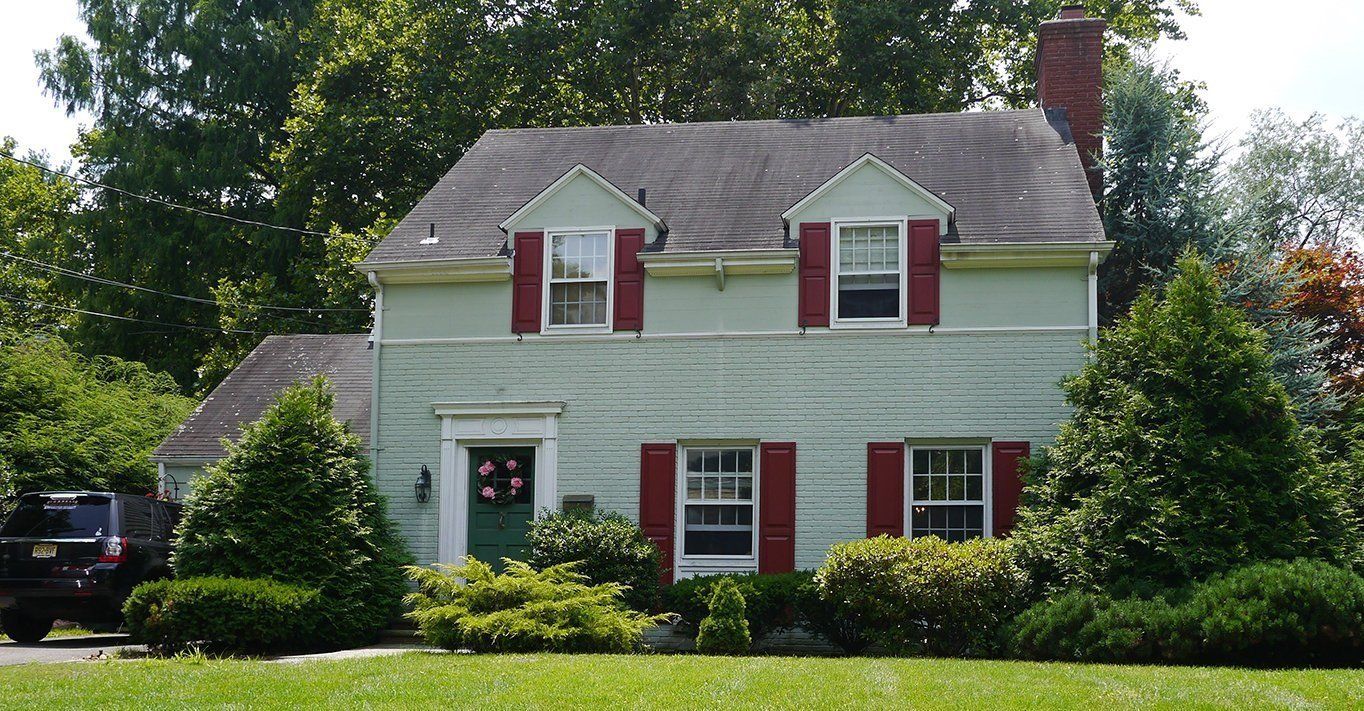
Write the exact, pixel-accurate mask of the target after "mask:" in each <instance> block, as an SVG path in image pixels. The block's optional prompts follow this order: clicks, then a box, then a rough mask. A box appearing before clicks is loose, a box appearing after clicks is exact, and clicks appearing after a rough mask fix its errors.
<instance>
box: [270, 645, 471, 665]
mask: <svg viewBox="0 0 1364 711" xmlns="http://www.w3.org/2000/svg"><path fill="white" fill-rule="evenodd" d="M408 652H430V653H432V654H448V652H447V651H446V650H444V649H435V648H433V647H428V646H426V645H423V644H406V643H405V644H376V645H373V646H370V647H358V648H356V649H341V650H338V651H335V652H321V653H318V654H294V655H291V656H288V657H277V658H275V659H271V660H269V661H271V662H273V663H275V664H298V663H300V662H313V661H321V660H327V659H364V658H366V657H390V656H393V655H395V654H406V653H408Z"/></svg>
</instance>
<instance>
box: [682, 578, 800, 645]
mask: <svg viewBox="0 0 1364 711" xmlns="http://www.w3.org/2000/svg"><path fill="white" fill-rule="evenodd" d="M812 577H813V573H811V572H809V571H796V572H793V573H767V574H764V573H719V574H715V575H699V576H696V577H693V578H686V579H683V580H679V581H677V582H675V583H673V584H672V585H669V586H668V587H667V588H664V590H663V607H664V608H665V609H667V610H668V611H669V612H675V613H677V614H678V615H680V616H681V618H682V622H683V623H685V624H687V625H689V626H691V627H693V628H696V627H699V625H700V624H701V621H702V620H704V619H706V617H707V616H708V615H710V613H711V610H710V600H711V596H712V595H713V593H714V591H715V586H716V584H718V583H719V582H720V581H722V580H732V581H733V582H734V583H735V584H736V585H737V586H738V588H739V592H740V593H741V594H742V595H743V598H744V618H745V620H746V621H747V622H748V631H749V634H750V635H751V636H752V638H753V641H755V642H756V641H758V640H761V639H763V638H764V637H766V636H767V635H769V634H772V633H773V632H777V631H780V630H783V629H789V628H790V627H791V626H792V625H794V624H795V622H796V603H797V601H798V599H799V591H800V588H801V586H802V585H805V584H808V583H809V582H810V580H811V579H812Z"/></svg>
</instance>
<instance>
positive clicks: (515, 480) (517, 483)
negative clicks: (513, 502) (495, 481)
mask: <svg viewBox="0 0 1364 711" xmlns="http://www.w3.org/2000/svg"><path fill="white" fill-rule="evenodd" d="M524 483H525V482H523V481H521V477H519V476H514V477H512V480H511V488H513V489H520V488H521V485H522V484H524Z"/></svg>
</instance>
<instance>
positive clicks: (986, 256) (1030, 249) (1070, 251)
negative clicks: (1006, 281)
mask: <svg viewBox="0 0 1364 711" xmlns="http://www.w3.org/2000/svg"><path fill="white" fill-rule="evenodd" d="M939 250H940V253H941V255H942V257H941V259H942V265H943V267H944V268H946V269H990V268H998V267H1088V266H1090V256H1091V255H1095V254H1097V255H1098V259H1099V261H1100V262H1102V261H1103V260H1105V259H1107V258H1108V255H1109V254H1110V253H1111V252H1112V251H1113V242H1111V241H1110V242H1010V243H1003V242H999V243H995V244H943V245H941V246H940V247H939ZM1096 266H1097V265H1096Z"/></svg>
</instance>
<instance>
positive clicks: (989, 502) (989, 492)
mask: <svg viewBox="0 0 1364 711" xmlns="http://www.w3.org/2000/svg"><path fill="white" fill-rule="evenodd" d="M992 447H993V444H963V443H961V442H915V443H913V444H911V445H909V446H908V447H906V448H905V472H904V478H905V519H904V526H905V527H904V531H905V538H913V537H914V503H915V499H914V451H915V450H919V449H979V450H980V468H981V483H980V495H981V499H982V500H981V502H980V503H981V504H982V506H981V511H982V513H981V516H982V517H983V518H982V520H981V534H980V536H981V538H994V535H995V532H994V513H995V512H994V471H993V466H994V461H993V460H994V457H992V456H991V450H992ZM923 503H924V505H925V506H963V505H966V506H973V505H975V503H976V502H974V501H925V502H923Z"/></svg>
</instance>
